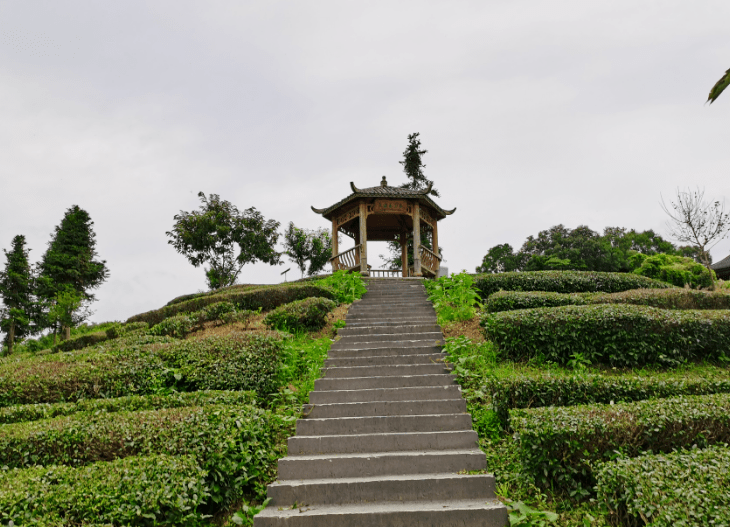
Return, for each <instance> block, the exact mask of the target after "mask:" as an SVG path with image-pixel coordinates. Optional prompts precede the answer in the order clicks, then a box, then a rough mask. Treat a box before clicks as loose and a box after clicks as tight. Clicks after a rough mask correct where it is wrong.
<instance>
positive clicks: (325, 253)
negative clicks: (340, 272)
mask: <svg viewBox="0 0 730 527" xmlns="http://www.w3.org/2000/svg"><path fill="white" fill-rule="evenodd" d="M284 252H285V253H286V255H287V256H288V257H289V258H290V259H291V261H292V262H294V263H295V264H296V266H297V267H298V268H299V270H300V271H301V273H302V276H304V273H305V271H306V273H307V275H308V276H312V275H313V274H316V273H318V272H320V271H322V270H323V269H324V268H325V266H326V265H327V263H328V262H329V259H330V256H332V237H331V236H330V234H329V232H327V230H325V229H317V230H308V229H300V228H299V227H297V226H295V225H294V223H293V222H289V226H288V227H287V229H286V231H285V232H284ZM307 262H309V267H307Z"/></svg>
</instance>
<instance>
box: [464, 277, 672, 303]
mask: <svg viewBox="0 0 730 527" xmlns="http://www.w3.org/2000/svg"><path fill="white" fill-rule="evenodd" d="M474 285H475V286H476V288H477V290H478V291H479V293H480V294H481V296H482V299H484V300H486V299H487V298H488V297H489V295H491V294H494V293H496V292H497V291H500V290H503V291H547V292H552V293H618V292H620V291H628V290H629V289H666V288H669V287H671V286H669V285H667V284H665V283H663V282H659V281H656V280H652V279H650V278H646V277H643V276H637V275H633V274H626V273H598V272H578V271H535V272H523V273H499V274H485V275H477V276H476V277H475V279H474Z"/></svg>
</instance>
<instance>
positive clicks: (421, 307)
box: [348, 300, 435, 315]
mask: <svg viewBox="0 0 730 527" xmlns="http://www.w3.org/2000/svg"><path fill="white" fill-rule="evenodd" d="M421 312H427V313H434V312H435V311H434V309H433V306H432V305H431V303H430V302H428V301H425V300H424V301H423V302H418V303H410V302H408V303H390V304H385V303H380V302H378V303H373V304H366V305H356V306H352V307H351V308H350V309H349V310H348V314H352V315H356V314H359V313H381V314H383V315H386V314H388V315H399V314H404V315H408V314H414V313H421Z"/></svg>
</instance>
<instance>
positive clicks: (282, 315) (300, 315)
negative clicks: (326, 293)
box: [264, 298, 337, 331]
mask: <svg viewBox="0 0 730 527" xmlns="http://www.w3.org/2000/svg"><path fill="white" fill-rule="evenodd" d="M336 306H337V304H335V303H334V302H333V301H332V300H329V299H327V298H306V299H304V300H297V301H296V302H291V303H289V304H285V305H283V306H280V307H277V308H276V309H274V310H273V311H272V312H271V313H269V314H268V315H266V317H265V318H264V324H266V325H267V326H268V327H270V328H272V329H284V330H288V331H312V330H318V329H321V328H323V327H324V325H325V324H326V323H327V313H329V312H330V311H332V310H333V309H334V308H335V307H336Z"/></svg>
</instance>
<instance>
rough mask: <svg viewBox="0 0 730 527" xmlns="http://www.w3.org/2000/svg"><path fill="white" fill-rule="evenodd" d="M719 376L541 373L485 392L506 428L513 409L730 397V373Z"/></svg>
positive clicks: (489, 383) (498, 381) (500, 381)
mask: <svg viewBox="0 0 730 527" xmlns="http://www.w3.org/2000/svg"><path fill="white" fill-rule="evenodd" d="M703 373H708V372H703ZM718 373H719V372H716V373H715V375H712V376H709V375H708V376H702V375H687V374H685V373H681V372H680V373H676V374H664V375H651V376H641V375H635V374H628V375H596V374H586V375H571V376H565V375H551V374H550V373H547V372H542V371H541V372H531V373H518V374H516V375H514V376H512V377H506V378H505V377H500V378H495V377H492V378H488V379H486V380H485V384H484V390H485V391H487V393H491V394H492V409H493V410H494V412H495V413H496V414H497V416H498V417H499V419H500V422H501V423H502V425H503V426H504V427H505V428H507V426H508V419H509V411H510V410H512V409H516V408H539V407H543V406H575V405H580V404H593V403H599V404H609V403H625V402H634V401H642V400H645V399H654V398H663V397H675V396H679V395H709V394H714V393H730V372H729V371H725V373H724V374H719V375H718Z"/></svg>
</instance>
